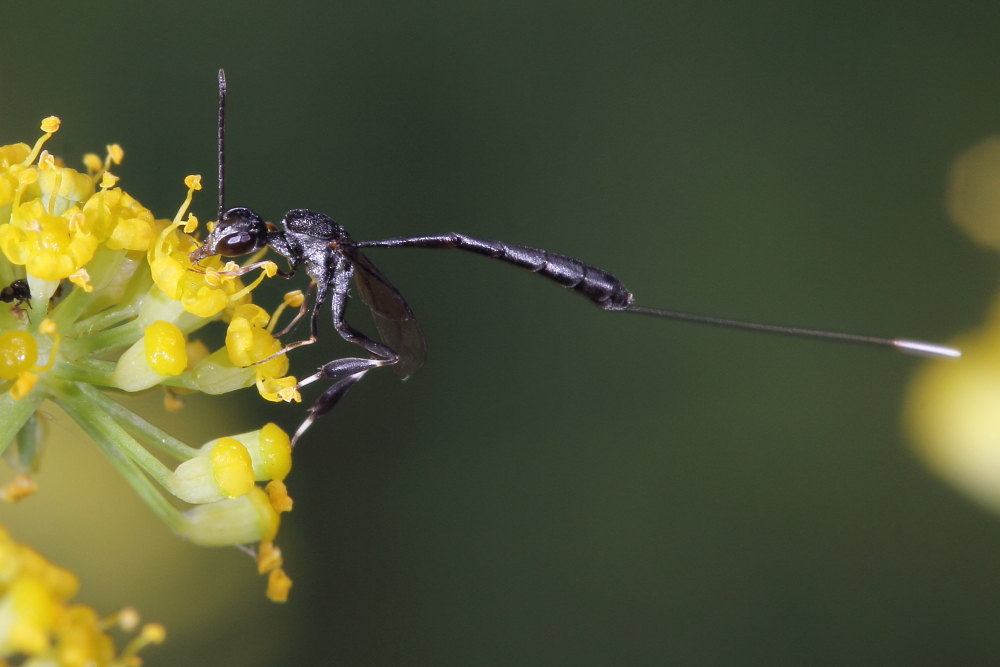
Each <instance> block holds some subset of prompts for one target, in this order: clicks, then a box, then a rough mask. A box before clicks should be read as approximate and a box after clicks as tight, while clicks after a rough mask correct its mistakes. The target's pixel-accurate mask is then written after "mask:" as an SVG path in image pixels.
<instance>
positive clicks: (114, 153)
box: [108, 144, 125, 164]
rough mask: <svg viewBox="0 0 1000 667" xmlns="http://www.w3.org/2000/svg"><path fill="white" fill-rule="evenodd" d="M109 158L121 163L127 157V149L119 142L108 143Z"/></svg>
mask: <svg viewBox="0 0 1000 667" xmlns="http://www.w3.org/2000/svg"><path fill="white" fill-rule="evenodd" d="M108 158H109V159H110V160H111V162H112V163H114V164H121V163H122V160H124V159H125V150H124V149H123V148H122V147H121V146H120V145H119V144H108Z"/></svg>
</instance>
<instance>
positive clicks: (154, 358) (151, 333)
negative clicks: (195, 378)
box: [142, 320, 187, 375]
mask: <svg viewBox="0 0 1000 667" xmlns="http://www.w3.org/2000/svg"><path fill="white" fill-rule="evenodd" d="M142 340H143V346H144V350H145V353H146V363H148V364H149V367H150V368H152V369H153V370H154V371H156V372H157V373H159V374H160V375H178V374H180V373H181V372H183V371H184V368H185V367H186V366H187V349H186V346H185V342H184V334H183V333H181V330H180V329H178V328H177V325H175V324H173V323H171V322H166V321H164V320H157V321H156V322H153V323H152V324H150V325H149V326H147V327H146V329H145V332H144V333H143V338H142Z"/></svg>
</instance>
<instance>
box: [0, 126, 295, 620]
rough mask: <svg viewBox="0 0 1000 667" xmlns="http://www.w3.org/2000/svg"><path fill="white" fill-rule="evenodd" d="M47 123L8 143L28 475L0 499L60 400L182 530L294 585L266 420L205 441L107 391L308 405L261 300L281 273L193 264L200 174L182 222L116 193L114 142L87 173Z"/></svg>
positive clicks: (6, 352)
mask: <svg viewBox="0 0 1000 667" xmlns="http://www.w3.org/2000/svg"><path fill="white" fill-rule="evenodd" d="M41 127H42V130H43V132H44V134H43V135H42V137H41V138H40V139H38V141H36V142H35V144H34V145H33V146H30V147H29V146H28V145H27V144H13V145H8V146H0V289H2V290H5V291H4V293H3V295H4V299H3V300H4V301H7V302H9V304H10V305H9V306H7V307H3V306H0V453H4V454H5V458H6V459H8V460H9V461H11V462H13V465H14V467H15V469H16V470H17V472H19V473H21V475H20V476H19V477H18V478H17V479H16V480H15V482H14V483H12V484H10V485H8V486H7V487H6V488H4V489H2V490H0V498H5V499H8V500H16V499H19V498H21V497H23V496H24V495H26V494H27V493H29V492H30V491H31V490H32V489H33V488H34V487H33V483H32V481H31V479H30V474H31V473H32V471H34V470H35V469H37V467H38V464H39V461H38V457H39V452H40V451H41V449H40V448H39V447H38V446H37V445H38V440H39V438H40V437H41V436H40V429H39V427H38V424H37V420H36V418H35V414H36V411H37V410H38V409H39V406H40V405H41V404H42V402H43V401H46V400H51V401H54V402H55V403H57V404H59V405H60V406H61V407H62V408H63V410H64V411H65V412H66V413H67V414H68V415H69V416H70V417H72V418H73V419H74V420H75V421H76V422H77V423H78V424H79V425H80V426H81V427H82V428H83V429H84V431H85V432H86V433H87V434H88V435H89V436H90V437H91V438H92V439H93V440H94V442H95V443H96V444H97V445H98V447H99V448H100V449H101V450H102V451H103V452H104V453H105V454H106V455H107V456H108V458H109V459H110V460H111V462H112V463H113V464H114V465H115V466H116V467H117V468H118V470H119V472H121V474H122V475H123V476H124V477H125V478H126V480H127V481H128V482H129V483H130V484H131V485H132V487H133V488H134V489H135V490H136V491H137V493H138V494H139V495H140V497H141V498H142V499H143V500H144V501H145V502H146V503H147V504H149V506H150V507H151V508H152V509H153V510H154V511H155V512H156V513H157V514H158V515H159V516H160V517H161V518H162V519H163V520H164V521H166V522H167V523H168V525H170V527H171V528H173V529H174V530H175V531H177V532H178V533H180V534H181V535H183V536H184V537H186V538H188V539H190V540H191V541H193V542H196V543H199V544H205V545H212V546H219V545H244V544H250V543H256V544H258V545H259V546H258V547H257V550H256V554H257V557H258V569H260V571H261V573H268V577H269V579H268V581H269V591H268V594H269V596H270V597H271V598H272V599H279V600H280V599H283V598H284V597H285V596H286V595H287V591H288V586H289V585H290V581H289V580H288V578H287V576H286V575H285V574H284V572H283V570H282V569H281V557H280V551H279V550H278V549H277V547H275V546H274V544H273V539H274V537H275V535H276V533H277V529H278V524H279V515H280V513H281V512H284V511H288V510H289V509H291V501H290V499H289V498H288V496H287V493H286V492H285V491H284V485H283V484H282V482H281V480H283V479H284V477H285V476H286V475H287V474H288V471H289V469H290V467H291V456H290V455H291V447H290V444H289V441H288V436H287V435H286V434H285V433H284V432H283V431H282V430H281V429H280V428H278V427H277V426H275V425H273V424H268V425H265V426H264V427H262V428H260V429H258V430H255V431H251V432H249V433H242V434H237V435H233V436H227V437H222V438H217V439H215V440H213V441H211V442H209V443H208V444H206V445H205V446H203V447H201V448H194V447H190V446H188V445H187V444H185V443H183V442H180V441H178V440H177V439H175V438H173V437H172V436H170V435H169V434H168V433H166V432H164V431H162V430H161V429H158V428H157V427H155V426H153V425H152V424H149V423H148V422H146V421H145V420H144V419H142V418H141V417H139V416H138V415H136V414H134V413H132V412H131V411H129V410H128V409H127V408H125V407H124V406H123V405H121V404H120V403H118V402H117V401H115V400H113V399H112V398H111V397H110V396H109V395H108V394H107V393H105V392H106V391H108V390H111V391H116V392H138V391H143V390H147V389H150V388H153V387H158V386H159V387H164V388H166V389H167V391H168V400H167V406H168V407H178V403H179V401H178V400H177V394H178V393H180V392H193V391H200V392H203V393H206V394H222V393H226V392H229V391H234V390H236V389H242V388H245V387H249V386H251V385H255V386H256V387H257V389H258V391H259V393H260V394H261V395H262V396H264V397H265V398H267V399H268V400H272V401H279V400H284V401H298V400H301V399H300V397H299V395H298V391H297V388H296V387H297V384H296V379H295V378H294V377H292V376H289V375H286V373H287V371H288V360H287V358H286V356H285V355H284V354H282V353H280V351H281V349H282V346H281V343H280V342H279V341H278V340H277V339H276V338H275V337H274V336H273V335H272V330H273V328H274V324H275V321H276V319H277V315H278V314H280V312H281V310H282V309H283V308H284V306H282V307H280V308H279V309H278V311H277V312H276V313H275V314H274V315H273V316H272V315H269V314H268V312H267V311H265V310H264V309H262V308H260V307H259V306H256V305H254V304H253V303H251V299H250V293H251V291H252V290H253V288H254V287H256V286H257V285H258V284H259V283H260V281H261V280H263V279H264V278H265V277H267V276H271V275H274V273H275V272H276V270H277V267H276V266H275V265H274V264H273V263H272V262H260V263H258V264H255V266H259V267H260V268H262V269H263V270H262V272H261V274H260V275H259V276H258V277H257V279H256V280H254V281H253V282H251V283H250V284H248V285H244V284H243V283H242V282H241V280H240V275H242V274H243V273H245V272H246V271H245V270H241V269H240V267H239V266H238V265H236V264H233V263H229V264H225V265H223V264H222V263H221V260H220V259H219V258H218V257H211V258H206V259H204V260H202V261H201V262H199V263H198V265H192V263H191V261H190V259H189V255H190V253H191V252H192V251H193V250H194V249H195V248H197V247H198V245H199V242H198V240H197V239H196V238H194V237H193V236H192V235H191V234H192V233H193V232H194V231H195V229H196V228H197V225H198V221H197V220H196V218H195V217H194V216H193V215H189V214H188V208H189V206H190V204H191V201H192V198H193V196H194V193H195V192H196V191H197V190H199V189H200V188H201V184H200V179H199V177H197V176H188V177H187V178H186V179H185V185H186V187H187V194H186V197H185V199H184V202H183V204H182V205H181V206H180V208H179V210H178V211H177V213H176V215H175V216H174V217H173V219H172V220H162V219H157V218H156V217H155V216H154V215H153V214H152V213H151V212H150V211H149V210H148V209H146V208H145V207H144V206H142V204H140V203H139V202H138V201H137V200H136V199H135V198H133V197H132V196H131V195H129V194H128V193H127V192H125V191H124V190H122V189H121V188H120V187H118V180H119V179H118V177H117V176H115V175H113V174H112V173H111V171H110V169H111V168H112V167H113V166H115V165H118V164H120V163H121V162H122V158H123V155H124V154H123V151H122V150H121V148H120V147H119V146H116V145H112V146H109V147H108V151H107V156H106V157H105V159H103V160H102V159H100V158H98V157H97V156H96V155H87V156H85V158H84V165H85V166H86V172H78V171H76V170H74V169H71V168H69V167H65V166H63V164H62V162H61V161H60V160H59V159H57V158H56V157H54V156H53V155H51V154H49V153H48V152H47V151H45V150H43V146H44V144H45V142H46V141H47V140H48V139H49V138H50V137H51V136H52V133H54V132H55V131H56V130H57V129H58V127H59V121H58V119H56V118H54V117H52V118H47V119H45V120H44V121H43V122H42V126H41ZM7 296H9V297H10V298H7ZM215 321H223V322H227V323H228V325H227V326H228V330H227V333H226V336H225V344H224V345H223V346H221V347H219V348H218V349H217V350H215V351H211V350H209V349H207V348H206V347H205V345H204V344H203V343H202V342H201V341H199V340H195V339H192V335H193V334H195V333H196V332H198V330H199V329H201V328H202V327H204V326H206V325H208V324H210V323H212V322H215ZM4 450H6V452H4ZM151 450H156V451H157V452H158V454H156V455H154V453H153V451H151ZM163 459H172V460H173V461H174V462H175V463H176V465H174V467H171V466H168V465H167V464H165V463H164V462H163ZM175 500H180V501H183V502H185V503H188V504H190V505H191V506H192V507H190V508H189V509H187V510H183V509H179V508H178V507H177V506H176V502H175ZM251 551H252V550H251ZM0 619H2V613H0Z"/></svg>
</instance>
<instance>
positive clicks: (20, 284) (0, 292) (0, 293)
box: [0, 278, 31, 310]
mask: <svg viewBox="0 0 1000 667" xmlns="http://www.w3.org/2000/svg"><path fill="white" fill-rule="evenodd" d="M30 300H31V288H29V287H28V281H27V280H25V279H24V278H18V279H17V280H15V281H13V282H12V283H11V284H10V285H7V286H6V287H4V288H3V289H0V301H3V302H4V303H13V304H14V306H13V308H15V309H18V310H20V308H21V306H22V305H24V303H25V302H28V301H30ZM28 307H29V308H30V307H31V304H30V303H29V304H28Z"/></svg>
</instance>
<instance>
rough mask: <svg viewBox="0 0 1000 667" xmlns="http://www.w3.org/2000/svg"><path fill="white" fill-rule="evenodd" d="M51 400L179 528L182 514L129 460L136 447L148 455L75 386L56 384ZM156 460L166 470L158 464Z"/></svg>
mask: <svg viewBox="0 0 1000 667" xmlns="http://www.w3.org/2000/svg"><path fill="white" fill-rule="evenodd" d="M54 399H55V400H56V402H57V403H58V404H59V405H60V406H61V407H62V408H63V410H65V411H66V413H67V414H68V415H69V416H70V417H72V418H73V420H74V421H75V422H76V423H77V424H79V425H80V427H81V428H82V429H83V430H84V431H85V432H86V433H87V435H89V436H90V437H91V438H92V439H93V441H94V442H95V443H96V444H97V446H98V447H99V448H100V449H101V451H102V452H104V455H105V456H107V457H108V459H109V460H110V461H111V464H112V465H114V466H115V468H117V469H118V472H120V473H121V475H122V476H123V477H124V478H125V481H127V482H128V483H129V485H130V486H131V487H132V488H133V489H134V490H135V492H136V493H137V494H139V497H140V498H142V500H143V501H144V502H145V503H146V504H147V505H149V508H150V509H151V510H153V512H154V513H155V514H156V515H157V516H159V517H160V518H161V519H162V520H163V521H164V522H165V523H166V524H167V525H168V526H170V527H171V529H173V530H175V531H178V532H179V531H181V530H182V529H183V527H184V525H185V523H186V520H185V519H184V516H183V514H181V512H180V511H179V510H178V509H177V508H176V507H174V506H173V505H171V504H170V502H168V501H167V499H166V498H165V497H164V496H163V494H162V493H161V492H160V491H159V490H158V489H157V488H156V487H155V486H154V485H153V483H152V482H151V481H150V480H149V478H147V477H146V475H145V474H143V471H142V470H141V469H140V468H139V466H138V465H136V462H135V461H134V460H133V458H134V455H135V453H136V451H137V450H141V451H142V452H144V453H145V454H146V456H149V457H150V458H152V457H151V455H150V454H149V453H148V452H146V451H145V450H143V449H142V448H141V447H140V446H139V443H137V442H136V441H135V440H134V439H133V438H132V437H131V436H130V435H129V434H128V433H126V432H125V430H124V429H123V428H122V427H121V426H119V425H118V424H117V423H115V421H114V420H113V419H111V417H110V416H109V415H108V414H107V413H105V412H104V411H103V410H101V409H99V408H98V409H95V407H96V406H94V404H93V403H92V402H91V401H90V399H89V398H88V397H87V396H85V395H84V393H83V392H81V391H80V386H79V385H75V384H71V383H68V382H66V383H60V385H59V386H58V387H57V388H56V390H55V391H54ZM157 463H158V464H159V465H160V466H161V467H163V468H164V470H165V469H166V467H165V466H163V464H162V463H159V461H157ZM168 473H169V471H168Z"/></svg>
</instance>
